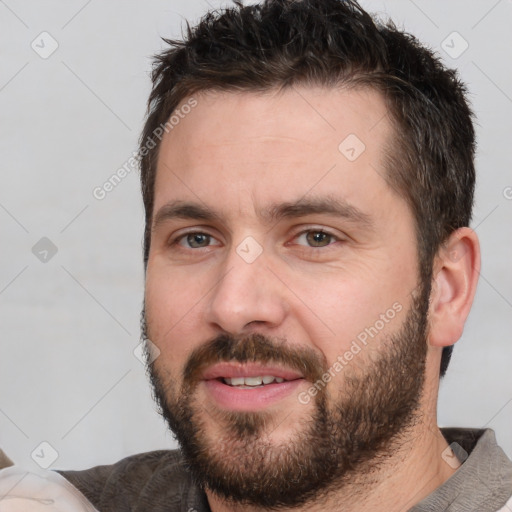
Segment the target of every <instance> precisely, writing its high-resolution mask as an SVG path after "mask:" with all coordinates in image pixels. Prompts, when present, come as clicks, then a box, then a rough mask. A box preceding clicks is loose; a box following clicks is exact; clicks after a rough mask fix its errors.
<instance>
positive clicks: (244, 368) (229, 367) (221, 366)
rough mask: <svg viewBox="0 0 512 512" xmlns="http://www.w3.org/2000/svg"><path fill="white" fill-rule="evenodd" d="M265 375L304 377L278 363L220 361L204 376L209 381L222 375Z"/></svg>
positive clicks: (226, 376)
mask: <svg viewBox="0 0 512 512" xmlns="http://www.w3.org/2000/svg"><path fill="white" fill-rule="evenodd" d="M265 375H273V376H274V377H280V378H282V379H284V380H286V381H294V380H296V379H302V378H303V376H302V375H301V374H300V373H297V372H295V371H293V370H289V369H286V368H283V367H280V366H277V365H269V366H267V365H262V364H258V363H218V364H215V365H213V366H210V367H209V368H207V369H206V370H205V371H204V373H203V375H202V378H203V380H206V381H208V380H213V379H219V378H222V377H225V378H232V377H258V376H261V377H263V376H265ZM283 384H284V383H283ZM268 386H272V384H268Z"/></svg>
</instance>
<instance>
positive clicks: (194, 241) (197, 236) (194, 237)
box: [182, 233, 212, 249]
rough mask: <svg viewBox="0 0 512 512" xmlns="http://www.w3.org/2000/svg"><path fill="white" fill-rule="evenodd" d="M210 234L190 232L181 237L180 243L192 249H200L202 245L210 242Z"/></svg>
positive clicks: (205, 245) (204, 245) (207, 244)
mask: <svg viewBox="0 0 512 512" xmlns="http://www.w3.org/2000/svg"><path fill="white" fill-rule="evenodd" d="M211 238H212V237H211V236H210V235H206V234H205V233H190V234H188V235H186V236H185V237H183V239H182V244H183V245H188V247H191V248H192V249H200V248H202V247H208V246H209V245H210V243H211Z"/></svg>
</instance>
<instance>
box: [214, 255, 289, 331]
mask: <svg viewBox="0 0 512 512" xmlns="http://www.w3.org/2000/svg"><path fill="white" fill-rule="evenodd" d="M268 263H269V262H268V260H267V258H266V257H265V256H264V253H263V254H262V255H260V256H259V257H258V259H257V260H256V261H253V262H251V263H248V262H247V261H245V260H244V259H243V257H241V256H240V255H239V254H238V253H237V252H236V251H235V250H233V251H232V252H231V253H230V255H229V257H228V259H227V260H226V261H225V267H224V269H225V273H224V275H223V276H222V277H220V279H219V282H218V284H217V285H216V286H215V288H214V290H213V291H212V293H211V294H210V296H209V303H208V307H207V316H208V321H209V323H210V325H212V324H213V325H214V327H215V328H216V329H217V330H219V329H220V330H222V331H224V332H227V333H230V334H241V333H243V332H247V331H249V330H250V329H252V328H253V327H256V326H258V327H259V328H262V327H263V328H264V329H265V330H266V331H271V330H275V328H277V327H278V326H280V325H281V324H282V323H283V321H284V319H285V317H286V313H287V309H288V308H287V301H286V290H284V286H283V284H282V282H281V281H279V279H277V278H276V275H275V272H273V271H271V270H270V268H269V267H268Z"/></svg>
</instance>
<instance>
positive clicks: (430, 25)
mask: <svg viewBox="0 0 512 512" xmlns="http://www.w3.org/2000/svg"><path fill="white" fill-rule="evenodd" d="M210 5H211V6H215V7H218V6H220V5H225V3H223V4H221V3H219V2H214V0H210V3H209V2H207V1H206V0H194V1H186V0H172V1H171V0H167V1H161V0H152V1H147V2H140V1H136V0H130V1H122V2H121V1H113V0H107V1H106V0H102V1H99V0H89V1H86V0H74V1H68V2H57V1H46V2H39V1H35V0H31V1H27V0H25V1H23V0H5V1H2V0H0V40H1V46H0V47H1V48H2V51H1V56H0V59H1V62H0V73H1V74H0V120H1V121H0V123H1V124H0V129H1V134H0V147H1V156H2V160H1V166H2V171H1V178H2V179H1V186H0V223H1V224H0V225H1V246H0V247H1V251H0V261H1V265H0V315H1V317H0V321H1V323H0V325H1V331H0V336H1V338H0V340H1V341H0V343H1V353H0V446H1V447H2V448H3V449H4V450H5V451H6V452H7V453H8V454H9V455H10V456H11V458H13V459H14V460H15V461H16V462H17V463H18V464H21V465H25V466H27V467H33V468H37V466H36V465H35V462H34V461H33V460H32V458H31V453H33V451H34V450H35V449H36V448H37V450H36V452H35V454H38V455H39V459H38V458H37V457H36V455H34V459H35V460H38V461H39V462H41V463H45V462H46V463H49V462H51V461H52V459H53V458H55V456H58V458H57V459H56V460H55V461H54V462H53V464H52V466H51V467H54V468H70V469H81V468H86V467H89V466H92V465H96V464H105V463H111V462H114V461H116V460H118V459H120V458H122V457H125V456H127V455H130V454H133V453H137V452H141V451H147V450H153V449H158V448H166V447H171V446H174V442H173V440H172V437H171V435H170V434H168V433H166V428H165V425H164V423H163V421H162V420H161V419H160V418H159V416H158V415H157V414H156V412H155V406H154V405H153V403H152V400H151V397H150V391H149V386H148V383H147V381H146V377H145V374H144V368H143V366H142V364H141V363H140V362H139V361H138V360H137V359H136V358H135V357H134V355H133V350H134V348H135V347H136V346H137V345H138V342H139V312H140V306H141V303H142V295H143V269H142V250H141V240H142V230H143V214H142V203H141V199H140V195H139V185H138V175H137V174H136V172H132V173H131V174H130V175H128V176H127V177H126V178H125V179H124V180H123V182H122V183H120V184H119V185H118V186H117V187H116V188H115V189H114V190H113V191H112V192H110V193H109V194H108V195H107V197H106V198H105V199H103V200H102V201H99V200H97V199H95V198H94V197H93V195H92V191H93V189H94V188H95V187H97V186H101V185H102V183H104V182H105V181H106V180H107V179H108V178H109V177H110V176H111V175H112V174H113V173H114V172H115V171H116V170H117V169H118V168H119V167H121V166H122V165H123V164H124V163H125V162H126V161H127V159H128V158H129V157H130V156H131V155H132V152H133V151H134V150H135V149H136V142H137V138H138V134H139V130H140V128H141V126H142V121H143V116H144V111H145V102H146V98H147V96H148V93H149V87H150V81H149V77H148V72H149V70H150V60H149V57H150V56H151V55H152V54H154V53H155V52H157V51H159V50H160V49H161V48H162V47H163V45H162V42H161V40H160V37H161V36H165V37H179V36H180V34H181V29H182V27H183V24H184V19H188V20H190V21H191V22H195V21H197V20H198V18H199V17H200V16H201V15H202V14H203V13H204V12H205V11H206V10H207V9H208V8H209V7H210ZM363 5H364V6H366V7H367V8H369V9H370V10H371V11H374V12H380V13H387V14H388V15H390V16H391V17H392V18H393V19H394V20H395V22H396V23H397V24H398V25H403V26H405V27H406V29H407V30H409V31H410V32H412V33H414V34H416V35H417V36H418V37H419V38H420V39H421V40H423V41H425V42H427V43H428V44H429V45H430V46H432V47H433V48H435V49H436V50H438V51H439V53H440V54H441V55H442V56H443V58H444V59H445V61H446V62H447V63H448V64H449V65H450V66H454V67H457V68H458V69H459V70H460V73H461V75H462V77H463V79H464V80H465V81H466V82H467V83H468V84H469V88H470V90H471V100H472V102H473V106H474V110H475V112H476V114H477V116H478V126H477V130H478V139H479V150H478V159H477V166H478V172H479V177H478V189H477V197H476V208H475V214H474V223H473V227H475V228H476V231H477V232H478V234H479V236H480V240H481V244H482V252H483V269H482V275H481V280H480V284H479V288H478V293H477V298H476V302H475V304H474V307H473V310H472V313H471V315H470V318H469V320H468V323H467V326H466V330H465V333H464V336H463V338H462V339H461V340H460V341H459V343H458V344H457V345H456V349H455V352H454V359H453V361H452V364H451V367H450V369H449V372H448V375H447V377H446V379H445V380H444V382H443V383H442V386H441V397H440V405H439V421H440V424H441V425H450V426H473V427H483V426H487V427H489V426H490V427H492V428H494V429H495V430H496V432H497V436H498V440H499V442H500V443H501V444H502V446H503V447H504V448H505V450H506V451H507V452H508V454H509V455H512V429H511V427H510V425H511V419H512V365H511V363H512V343H511V339H510V331H511V327H512V325H511V320H510V319H511V312H512V309H511V308H512V282H511V281H512V280H511V270H510V255H511V248H512V230H511V229H510V220H511V217H512V200H511V199H507V197H506V196H508V197H509V198H510V197H512V189H510V188H507V187H511V186H512V175H511V171H510V170H511V152H510V146H511V133H512V131H511V124H512V121H511V120H512V73H511V68H510V62H511V61H512V60H511V57H512V55H511V53H512V36H511V34H512V31H511V30H510V26H511V24H512V23H511V22H512V2H511V1H510V0H501V1H495V0H490V1H480V2H472V3H471V4H468V3H467V2H463V1H461V0H459V1H451V2H445V1H441V0H438V1H432V0H429V1H427V0H414V1H412V0H400V1H392V2H391V1H390V2H383V1H364V2H363ZM469 5H471V7H469ZM43 31H46V32H48V33H49V34H51V36H52V37H53V38H54V39H55V40H56V41H57V42H58V45H59V46H58V49H57V50H56V51H55V52H54V53H53V54H52V55H51V56H50V57H48V58H47V59H43V58H41V57H40V56H39V55H38V54H37V53H36V52H35V51H34V50H33V49H32V48H31V43H32V41H34V40H35V43H37V44H39V46H42V45H43V43H41V41H40V39H41V38H40V37H38V36H39V34H40V33H41V32H43ZM454 31H456V32H458V33H459V34H460V36H462V38H464V40H465V41H467V43H468V44H469V47H468V49H467V50H466V51H465V52H464V53H462V55H460V56H458V58H452V57H450V56H449V55H448V54H447V53H446V52H445V50H443V46H442V44H443V43H442V42H443V41H446V43H444V45H445V48H446V47H447V46H446V45H448V48H449V47H452V49H451V50H450V51H451V53H452V54H453V53H459V52H460V50H461V49H462V48H463V46H461V45H464V42H463V40H462V39H460V38H459V36H456V35H455V36H453V35H451V34H452V33H453V32H454ZM45 37H47V36H45ZM447 38H448V39H447ZM44 45H45V48H46V49H48V48H49V40H48V39H46V40H45V42H44ZM41 50H42V49H41ZM42 237H47V238H49V239H50V240H51V241H52V242H53V243H54V244H55V246H56V247H57V248H58V252H57V253H56V254H55V255H54V256H53V257H52V258H49V261H47V262H46V263H44V262H41V261H39V259H38V258H36V256H35V255H34V254H33V253H32V247H33V246H34V245H35V244H36V243H37V242H38V241H39V240H40V239H41V238H42ZM43 441H44V442H47V443H49V444H50V445H51V446H52V447H53V449H54V450H55V452H56V453H55V454H54V452H53V451H52V449H51V448H49V447H48V446H47V445H43V446H42V447H40V443H41V442H43Z"/></svg>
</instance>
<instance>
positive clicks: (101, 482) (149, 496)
mask: <svg viewBox="0 0 512 512" xmlns="http://www.w3.org/2000/svg"><path fill="white" fill-rule="evenodd" d="M58 473H60V474H61V475H62V476H63V477H64V478H66V479H67V480H68V481H69V482H71V484H73V485H74V486H75V487H76V488H78V489H79V490H80V491H81V492H82V493H83V494H84V495H85V496H86V497H87V499H88V500H89V501H90V502H91V503H92V504H93V505H94V506H95V507H96V508H98V509H99V510H116V511H122V510H132V508H133V506H134V504H135V503H137V504H138V506H137V507H136V508H137V509H139V508H140V510H144V509H145V506H144V505H147V507H148V508H146V510H154V511H158V510H159V509H160V505H159V504H161V507H162V508H161V510H169V508H168V507H169V505H170V504H172V503H173V502H174V503H182V502H183V501H188V499H197V496H195V495H196V494H197V493H198V492H197V490H196V489H195V487H194V485H193V483H192V478H191V475H190V473H189V472H188V471H187V469H186V467H185V465H184V463H183V459H182V456H181V453H180V452H179V450H157V451H152V452H147V453H141V454H137V455H132V456H130V457H126V458H125V459H122V460H120V461H118V462H116V463H115V464H111V465H103V466H95V467H93V468H90V469H86V470H82V471H63V470H59V471H58ZM189 495H192V496H189ZM164 506H165V507H166V508H164Z"/></svg>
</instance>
